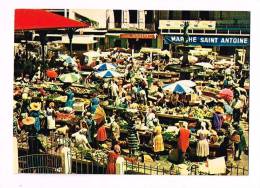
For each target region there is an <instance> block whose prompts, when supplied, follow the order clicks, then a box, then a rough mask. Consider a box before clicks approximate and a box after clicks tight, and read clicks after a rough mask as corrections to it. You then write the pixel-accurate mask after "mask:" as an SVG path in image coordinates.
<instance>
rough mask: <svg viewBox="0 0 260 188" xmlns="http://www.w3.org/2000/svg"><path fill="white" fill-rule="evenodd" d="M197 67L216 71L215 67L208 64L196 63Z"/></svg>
mask: <svg viewBox="0 0 260 188" xmlns="http://www.w3.org/2000/svg"><path fill="white" fill-rule="evenodd" d="M195 65H198V66H202V67H203V68H205V69H214V66H213V65H212V64H210V63H207V62H200V63H196V64H195Z"/></svg>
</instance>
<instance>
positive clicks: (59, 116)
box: [56, 112, 75, 121]
mask: <svg viewBox="0 0 260 188" xmlns="http://www.w3.org/2000/svg"><path fill="white" fill-rule="evenodd" d="M74 118H75V115H74V114H66V113H61V112H57V113H56V120H57V121H70V120H72V119H74Z"/></svg>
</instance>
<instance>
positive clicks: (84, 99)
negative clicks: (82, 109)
mask: <svg viewBox="0 0 260 188" xmlns="http://www.w3.org/2000/svg"><path fill="white" fill-rule="evenodd" d="M75 102H76V103H80V102H82V103H84V105H86V106H88V105H90V103H91V101H90V100H89V99H86V98H76V97H75Z"/></svg>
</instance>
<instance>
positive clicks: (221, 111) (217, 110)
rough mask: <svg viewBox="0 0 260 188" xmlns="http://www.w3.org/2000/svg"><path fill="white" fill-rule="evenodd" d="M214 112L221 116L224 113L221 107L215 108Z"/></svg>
mask: <svg viewBox="0 0 260 188" xmlns="http://www.w3.org/2000/svg"><path fill="white" fill-rule="evenodd" d="M215 112H218V113H221V114H223V113H224V110H223V108H222V107H220V106H217V107H215Z"/></svg>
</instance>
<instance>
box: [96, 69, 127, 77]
mask: <svg viewBox="0 0 260 188" xmlns="http://www.w3.org/2000/svg"><path fill="white" fill-rule="evenodd" d="M96 76H97V77H101V78H119V77H123V75H122V74H120V73H118V72H116V71H113V70H105V71H100V72H97V73H96Z"/></svg>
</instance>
